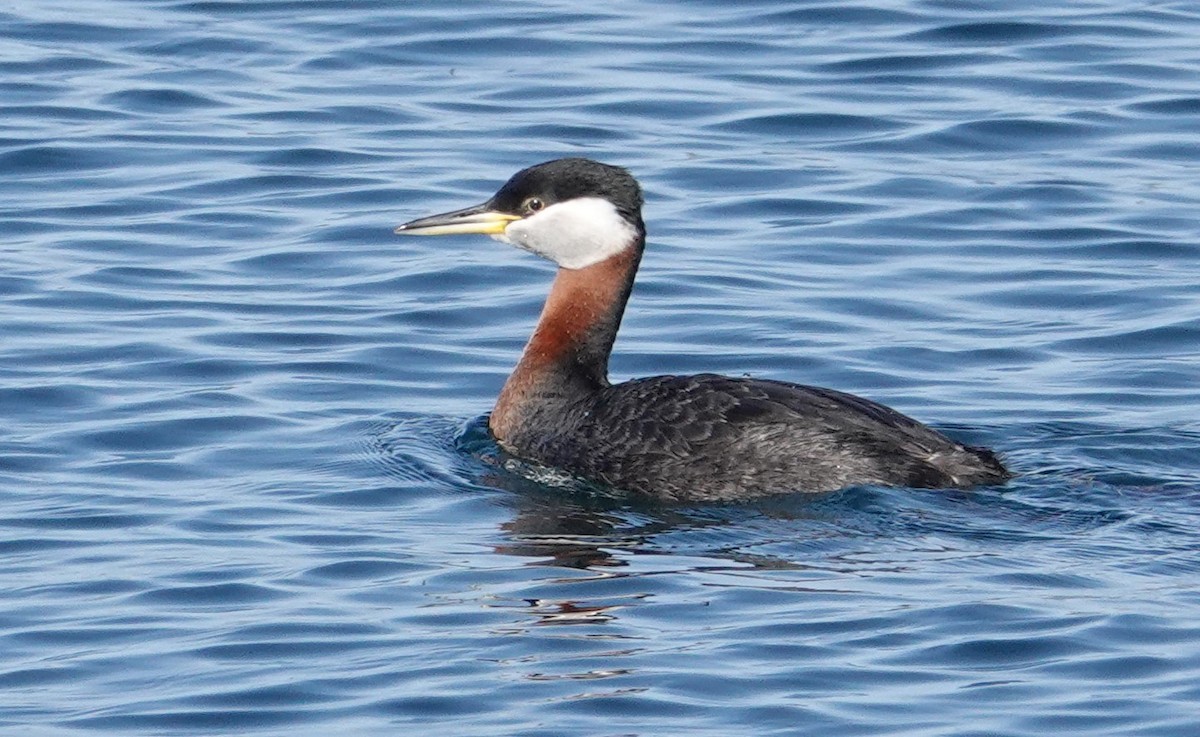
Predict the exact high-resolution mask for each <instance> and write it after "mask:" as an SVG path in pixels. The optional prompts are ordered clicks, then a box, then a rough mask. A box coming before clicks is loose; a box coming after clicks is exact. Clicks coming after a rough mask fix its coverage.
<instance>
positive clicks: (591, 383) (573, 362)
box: [396, 159, 1011, 501]
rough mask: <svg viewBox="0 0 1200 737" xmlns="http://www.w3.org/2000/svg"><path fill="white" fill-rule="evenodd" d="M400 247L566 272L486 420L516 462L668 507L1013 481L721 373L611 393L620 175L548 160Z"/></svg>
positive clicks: (629, 190)
mask: <svg viewBox="0 0 1200 737" xmlns="http://www.w3.org/2000/svg"><path fill="white" fill-rule="evenodd" d="M396 233H398V234H412V235H454V234H462V233H482V234H486V235H490V236H492V237H493V238H495V239H497V240H500V241H504V242H505V243H510V244H512V245H515V246H517V247H519V248H523V249H525V250H528V251H532V252H533V253H536V254H538V255H539V256H543V257H545V258H548V259H550V260H551V261H553V262H555V263H556V264H558V273H557V275H556V276H555V278H554V284H553V286H552V287H551V289H550V294H549V296H548V297H547V298H546V304H545V307H544V308H543V310H542V315H541V318H540V319H539V320H538V324H537V328H536V329H535V330H534V332H533V337H531V338H530V339H529V343H528V344H527V345H526V346H525V351H524V353H523V354H522V355H521V359H520V361H519V362H518V363H517V367H516V368H515V369H514V370H513V373H512V375H511V376H510V377H509V378H508V381H507V383H505V385H504V389H503V390H502V391H501V392H500V396H499V398H498V399H497V400H496V406H495V408H494V409H493V410H492V414H491V417H490V418H489V421H488V427H489V429H490V430H491V433H492V435H493V436H494V437H495V439H496V441H497V442H498V443H499V444H500V446H501V447H502V448H504V449H505V450H506V451H508V452H510V453H512V454H513V455H516V456H518V457H521V458H525V459H528V460H532V461H536V462H538V463H541V464H544V465H547V466H552V467H555V468H559V469H563V470H566V471H569V472H571V473H572V474H575V475H578V476H581V477H583V478H585V479H589V480H592V481H597V482H601V483H603V484H607V485H609V486H612V487H615V488H617V489H622V490H626V491H632V492H637V493H643V494H647V495H650V496H652V497H655V498H658V499H663V500H672V501H722V500H742V499H750V498H754V497H759V496H765V495H768V494H778V493H785V492H824V491H833V490H836V489H841V488H843V487H846V486H854V485H860V484H877V485H886V486H909V487H924V488H938V487H957V488H964V487H970V486H977V485H984V484H998V483H1002V482H1004V481H1005V480H1007V479H1009V478H1010V477H1011V475H1010V474H1009V472H1008V471H1007V470H1006V469H1005V468H1004V466H1003V464H1001V462H1000V460H999V459H998V458H997V457H996V455H995V454H994V453H992V452H991V451H990V450H986V449H984V448H975V447H971V446H967V445H963V444H961V443H958V442H955V441H953V440H951V439H950V438H948V437H946V436H945V435H942V434H941V433H939V432H937V431H935V430H933V429H931V428H929V427H926V426H925V425H922V424H921V423H919V422H917V421H916V420H913V419H911V418H909V417H906V416H905V415H902V414H900V413H899V412H896V411H895V410H892V409H889V408H887V407H884V406H883V405H880V404H876V403H875V402H872V401H869V400H866V399H863V398H861V397H856V396H854V395H852V394H845V393H843V392H839V391H834V390H832V389H821V388H818V387H812V386H802V385H800V384H792V383H788V382H784V381H771V380H767V379H750V378H730V377H727V376H718V375H716V374H699V375H696V376H654V377H650V378H646V379H634V380H632V381H627V382H624V383H622V384H611V383H609V381H608V357H609V354H610V353H611V352H612V346H613V341H614V340H615V339H616V336H617V328H618V327H619V326H620V323H621V316H622V314H623V313H624V312H625V303H626V302H627V301H628V299H629V293H630V290H631V289H632V287H633V279H634V276H635V275H636V273H637V268H638V263H639V261H640V260H641V257H642V250H643V248H644V247H645V244H646V228H645V225H644V224H643V222H642V192H641V188H640V187H639V186H638V183H637V181H636V180H635V179H634V178H633V177H632V176H631V175H630V174H629V172H627V171H626V170H624V169H621V168H618V167H615V166H609V165H607V164H601V163H599V162H596V161H591V160H589V159H557V160H554V161H548V162H546V163H543V164H538V165H537V166H532V167H529V168H528V169H524V170H522V171H519V172H517V173H516V174H515V175H513V177H512V178H511V179H509V180H508V182H507V183H505V184H504V186H503V187H501V188H500V190H499V191H498V192H497V193H496V194H495V195H494V196H493V197H492V198H491V199H490V200H488V201H487V202H484V203H483V204H481V205H477V206H475V207H468V208H466V209H463V210H456V211H454V212H448V213H444V214H441V215H433V216H431V217H425V218H420V219H418V220H413V221H412V222H409V223H405V224H404V225H401V226H399V227H398V228H396Z"/></svg>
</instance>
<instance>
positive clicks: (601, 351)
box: [514, 247, 641, 386]
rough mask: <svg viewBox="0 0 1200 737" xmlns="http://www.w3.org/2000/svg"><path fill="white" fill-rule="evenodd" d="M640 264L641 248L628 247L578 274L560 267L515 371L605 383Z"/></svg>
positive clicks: (597, 384)
mask: <svg viewBox="0 0 1200 737" xmlns="http://www.w3.org/2000/svg"><path fill="white" fill-rule="evenodd" d="M640 260H641V249H640V248H636V247H630V248H627V249H625V250H624V251H621V252H619V253H617V254H614V255H612V256H610V257H608V258H607V259H605V260H603V261H600V262H599V263H595V264H592V265H591V266H587V267H584V268H582V269H563V268H560V269H559V270H558V273H557V274H556V275H555V277H554V284H553V286H551V288H550V294H549V295H548V296H547V297H546V304H545V306H544V307H543V308H542V316H541V317H540V318H539V319H538V324H537V328H536V329H535V330H534V331H533V336H532V337H531V338H530V339H529V343H528V344H527V345H526V346H525V352H524V353H523V354H522V356H521V362H520V363H519V364H518V366H517V371H516V372H521V371H534V372H538V373H547V372H553V373H562V374H565V375H567V376H569V377H570V378H573V379H583V380H585V381H586V382H588V383H593V384H595V385H596V386H603V385H605V384H607V383H608V357H609V354H611V353H612V347H613V342H614V341H615V340H616V338H617V329H618V328H619V327H620V326H621V317H622V316H623V315H624V313H625V304H626V303H627V302H628V301H629V293H630V290H631V289H632V288H633V279H634V275H635V274H636V273H637V267H638V262H639V261H640ZM516 372H514V373H516Z"/></svg>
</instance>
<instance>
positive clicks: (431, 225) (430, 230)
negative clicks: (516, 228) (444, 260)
mask: <svg viewBox="0 0 1200 737" xmlns="http://www.w3.org/2000/svg"><path fill="white" fill-rule="evenodd" d="M520 219H521V216H520V215H511V214H509V213H507V212H500V211H498V210H493V209H491V202H485V203H483V204H482V205H475V206H474V207H468V208H466V209H463V210H455V211H454V212H444V213H442V214H441V215H430V216H429V217H424V218H417V219H416V220H413V221H411V222H407V223H405V224H404V225H401V226H400V227H398V228H396V231H395V232H396V234H397V235H459V234H463V233H481V234H483V235H498V234H502V233H504V229H505V228H507V227H508V224H509V223H511V222H513V221H514V220H520Z"/></svg>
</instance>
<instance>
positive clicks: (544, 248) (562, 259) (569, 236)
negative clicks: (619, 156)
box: [497, 197, 637, 269]
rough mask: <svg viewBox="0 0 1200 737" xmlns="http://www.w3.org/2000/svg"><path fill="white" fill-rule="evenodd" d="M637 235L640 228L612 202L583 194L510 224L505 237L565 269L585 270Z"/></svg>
mask: <svg viewBox="0 0 1200 737" xmlns="http://www.w3.org/2000/svg"><path fill="white" fill-rule="evenodd" d="M636 238H637V230H636V229H635V228H634V227H633V225H631V224H630V223H629V222H628V221H627V220H626V219H625V218H623V217H621V213H619V212H617V208H616V207H614V206H613V204H612V203H611V202H609V201H608V200H606V199H603V198H600V197H581V198H579V199H575V200H567V201H566V202H559V203H557V204H554V205H551V206H550V207H547V208H546V209H545V210H542V211H541V212H538V213H536V214H534V215H530V216H529V217H527V218H524V219H523V220H516V221H514V222H512V223H510V224H509V226H508V227H507V228H505V229H504V237H503V240H506V241H508V242H509V243H512V244H513V245H514V246H518V247H520V248H524V249H525V250H527V251H532V252H533V253H536V254H538V255H539V256H543V257H545V258H548V259H550V260H551V261H553V262H554V263H556V264H558V265H559V266H561V267H563V268H564V269H582V268H584V267H586V266H591V265H592V264H595V263H599V262H601V261H603V260H604V259H606V258H608V257H609V256H613V255H615V254H617V253H620V252H621V251H623V250H625V249H626V248H628V247H629V245H630V244H631V243H633V242H634V240H635V239H636ZM497 240H501V238H499V237H497Z"/></svg>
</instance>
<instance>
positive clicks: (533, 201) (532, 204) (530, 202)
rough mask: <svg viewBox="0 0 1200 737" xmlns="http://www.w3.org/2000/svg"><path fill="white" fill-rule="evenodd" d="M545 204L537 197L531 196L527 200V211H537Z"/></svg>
mask: <svg viewBox="0 0 1200 737" xmlns="http://www.w3.org/2000/svg"><path fill="white" fill-rule="evenodd" d="M545 206H546V204H545V203H544V202H542V201H541V200H540V199H538V198H537V197H530V198H529V199H527V200H525V210H526V211H527V212H537V211H538V210H540V209H542V208H543V207H545Z"/></svg>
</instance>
